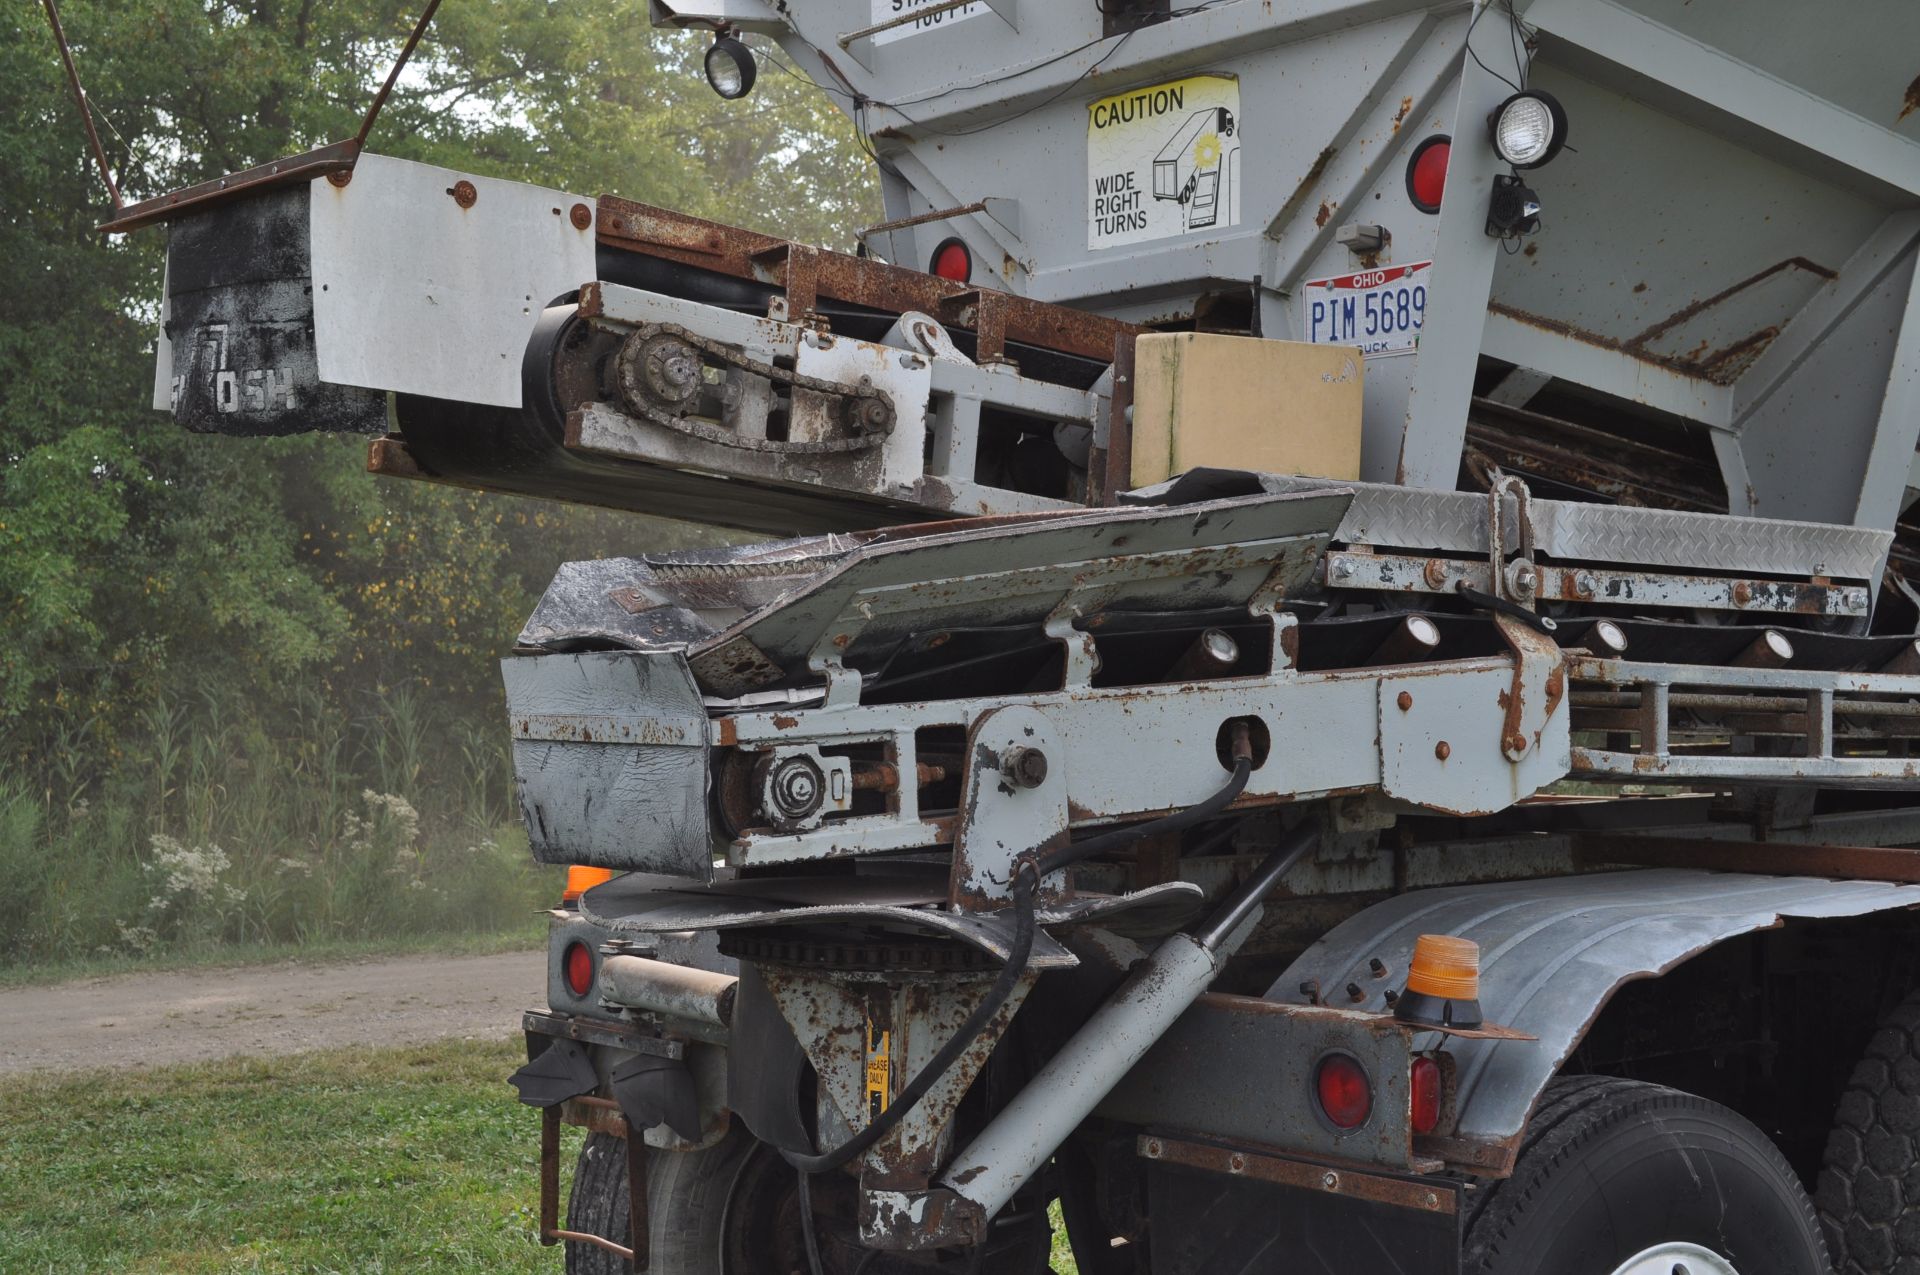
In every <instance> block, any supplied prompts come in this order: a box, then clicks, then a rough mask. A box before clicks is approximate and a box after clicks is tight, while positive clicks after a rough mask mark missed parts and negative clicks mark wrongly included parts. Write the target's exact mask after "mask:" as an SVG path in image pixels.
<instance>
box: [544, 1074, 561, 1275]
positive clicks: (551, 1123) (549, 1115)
mask: <svg viewBox="0 0 1920 1275" xmlns="http://www.w3.org/2000/svg"><path fill="white" fill-rule="evenodd" d="M559 1225H560V1109H559V1108H558V1107H547V1108H545V1109H544V1110H542V1111H541V1112H540V1242H541V1243H542V1244H546V1245H554V1244H558V1243H559V1242H560V1241H559V1239H558V1238H557V1237H556V1236H555V1233H554V1231H555V1228H556V1227H558V1226H559Z"/></svg>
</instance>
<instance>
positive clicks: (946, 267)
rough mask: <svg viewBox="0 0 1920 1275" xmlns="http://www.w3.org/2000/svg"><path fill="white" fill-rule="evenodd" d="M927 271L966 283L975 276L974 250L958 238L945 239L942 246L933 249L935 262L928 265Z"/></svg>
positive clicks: (941, 243) (956, 281) (943, 277)
mask: <svg viewBox="0 0 1920 1275" xmlns="http://www.w3.org/2000/svg"><path fill="white" fill-rule="evenodd" d="M927 272H928V273H929V274H937V275H939V276H940V277H941V278H942V279H951V280H953V282H955V283H965V282H966V281H967V280H969V279H971V278H973V252H972V251H971V250H970V249H969V248H968V247H967V245H965V244H963V243H961V242H960V241H959V240H958V239H943V240H941V242H940V246H939V247H938V248H935V249H934V250H933V262H932V264H930V265H929V266H928V267H927Z"/></svg>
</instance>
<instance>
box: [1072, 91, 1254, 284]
mask: <svg viewBox="0 0 1920 1275" xmlns="http://www.w3.org/2000/svg"><path fill="white" fill-rule="evenodd" d="M1239 166H1240V81H1239V79H1238V78H1237V77H1235V76H1231V75H1193V76H1188V77H1187V78H1186V79H1184V80H1172V81H1169V82H1168V83H1165V84H1149V85H1146V86H1145V87H1143V88H1137V89H1129V90H1128V91H1127V92H1125V93H1116V94H1114V95H1113V96H1112V97H1103V98H1101V99H1099V100H1098V101H1096V102H1094V103H1092V104H1091V105H1089V106H1088V108H1087V247H1088V248H1117V247H1119V246H1120V245H1122V244H1130V243H1142V242H1145V241H1147V240H1150V239H1170V238H1173V237H1175V236H1177V235H1190V234H1200V233H1204V232H1208V231H1215V232H1217V231H1221V230H1224V229H1226V228H1227V227H1229V226H1237V225H1239V224H1240V182H1239Z"/></svg>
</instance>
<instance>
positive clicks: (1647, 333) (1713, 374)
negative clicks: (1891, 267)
mask: <svg viewBox="0 0 1920 1275" xmlns="http://www.w3.org/2000/svg"><path fill="white" fill-rule="evenodd" d="M1788 271H1800V272H1803V273H1805V274H1808V275H1811V276H1813V277H1814V278H1815V279H1817V280H1818V281H1819V282H1820V283H1827V282H1829V281H1831V280H1833V279H1834V278H1836V277H1837V274H1836V272H1835V271H1833V270H1831V269H1829V268H1827V267H1826V266H1822V265H1819V264H1818V263H1816V262H1812V261H1808V260H1807V259H1806V258H1804V257H1791V258H1788V259H1787V260H1785V261H1779V262H1775V263H1774V264H1773V265H1771V266H1768V267H1767V268H1766V269H1764V270H1760V271H1757V272H1755V273H1754V274H1752V275H1749V276H1748V277H1747V278H1745V279H1742V280H1740V281H1739V282H1737V283H1734V284H1732V285H1730V286H1728V287H1726V288H1723V289H1721V290H1720V291H1719V292H1716V293H1714V294H1713V295H1711V296H1707V297H1702V298H1700V299H1699V300H1696V301H1692V302H1689V303H1688V304H1687V305H1684V306H1681V307H1680V308H1679V309H1678V310H1675V311H1674V312H1673V313H1672V314H1670V315H1668V316H1667V317H1665V318H1663V319H1661V320H1660V321H1659V322H1657V323H1654V324H1653V325H1651V326H1650V327H1647V328H1646V329H1644V330H1643V331H1640V332H1638V333H1635V334H1634V335H1633V336H1631V337H1627V338H1625V339H1620V338H1617V337H1611V336H1607V335H1605V334H1604V333H1600V332H1595V331H1593V330H1591V329H1589V328H1585V327H1582V326H1580V325H1579V324H1576V323H1573V322H1570V321H1567V320H1564V319H1555V318H1549V317H1546V316H1544V315H1539V314H1531V313H1529V312H1527V311H1525V310H1521V309H1519V308H1517V307H1515V306H1512V305H1508V304H1506V303H1504V302H1499V301H1490V302H1488V304H1487V310H1488V312H1489V313H1492V314H1499V315H1504V316H1505V317H1507V318H1509V319H1513V320H1515V321H1516V322H1519V323H1524V324H1526V325H1527V326H1528V327H1533V328H1539V329H1540V330H1542V331H1545V332H1551V333H1554V334H1556V335H1559V336H1565V337H1569V338H1571V339H1573V340H1576V341H1579V342H1582V343H1583V344H1586V345H1593V346H1598V347H1600V348H1601V349H1605V350H1612V351H1615V352H1617V353H1620V354H1625V355H1628V356H1629V357H1631V358H1635V359H1639V360H1641V361H1643V362H1646V363H1651V364H1653V365H1654V366H1656V367H1661V368H1665V369H1666V370H1668V371H1670V372H1677V373H1679V374H1680V375H1681V376H1687V377H1694V378H1698V379H1700V380H1704V381H1707V382H1709V383H1710V384H1713V385H1731V384H1733V383H1734V382H1735V381H1737V380H1739V378H1740V374H1741V373H1742V372H1744V371H1746V370H1747V368H1748V367H1749V366H1751V365H1752V363H1753V361H1754V360H1755V359H1756V358H1758V357H1759V356H1760V354H1761V353H1762V352H1763V351H1764V350H1765V349H1766V347H1767V346H1768V345H1769V344H1770V343H1771V342H1772V341H1773V339H1774V338H1775V337H1777V336H1778V335H1779V334H1780V331H1781V325H1780V324H1779V323H1770V324H1765V325H1763V326H1761V327H1760V328H1758V329H1756V330H1755V331H1753V332H1750V333H1748V334H1746V335H1745V336H1742V337H1740V338H1738V339H1736V340H1733V341H1730V342H1726V343H1725V344H1723V345H1720V346H1718V347H1713V346H1712V345H1711V342H1710V341H1708V340H1702V341H1701V343H1700V344H1699V345H1697V346H1695V347H1693V348H1691V349H1688V350H1686V351H1684V352H1669V351H1661V350H1657V349H1655V348H1654V345H1655V343H1656V342H1658V341H1660V340H1661V339H1662V338H1664V337H1667V336H1669V335H1671V334H1672V333H1674V332H1676V331H1677V330H1679V329H1680V328H1681V327H1683V326H1684V325H1686V324H1687V323H1689V322H1690V321H1692V320H1693V319H1696V318H1698V317H1699V316H1700V315H1702V314H1704V313H1706V312H1707V311H1709V310H1712V309H1713V308H1715V307H1716V306H1719V305H1722V304H1723V303H1725V302H1727V301H1729V300H1731V299H1732V298H1734V297H1736V296H1738V295H1739V294H1740V293H1742V292H1745V291H1746V290H1748V289H1749V288H1752V287H1754V286H1755V285H1756V284H1759V283H1762V282H1763V281H1765V280H1767V279H1770V278H1772V277H1774V276H1775V275H1778V274H1782V273H1785V272H1788ZM1816 286H1817V285H1816Z"/></svg>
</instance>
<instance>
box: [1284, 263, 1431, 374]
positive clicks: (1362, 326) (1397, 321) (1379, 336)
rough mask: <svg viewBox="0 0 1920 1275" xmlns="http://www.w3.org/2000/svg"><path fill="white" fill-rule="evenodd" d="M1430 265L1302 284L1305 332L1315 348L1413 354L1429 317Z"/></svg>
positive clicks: (1386, 268) (1363, 272) (1369, 355)
mask: <svg viewBox="0 0 1920 1275" xmlns="http://www.w3.org/2000/svg"><path fill="white" fill-rule="evenodd" d="M1432 270H1433V263H1432V262H1431V261H1413V262H1408V263H1407V264H1406V265H1403V266H1383V267H1381V268H1380V269H1378V270H1361V271H1357V272H1355V273H1353V274H1343V275H1335V276H1333V277H1332V278H1330V279H1309V280H1307V281H1306V282H1305V283H1303V284H1302V285H1301V286H1300V296H1301V311H1302V313H1301V330H1302V331H1304V332H1305V333H1306V338H1307V340H1309V341H1311V342H1312V343H1313V344H1315V345H1357V346H1359V347H1360V353H1361V354H1362V355H1363V356H1365V357H1367V358H1373V357H1375V356H1377V355H1384V354H1410V353H1412V352H1413V350H1414V349H1415V348H1416V347H1417V346H1418V345H1419V344H1420V328H1421V326H1422V325H1423V324H1424V323H1425V322H1426V318H1427V280H1428V279H1429V278H1430V277H1431V276H1432Z"/></svg>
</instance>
